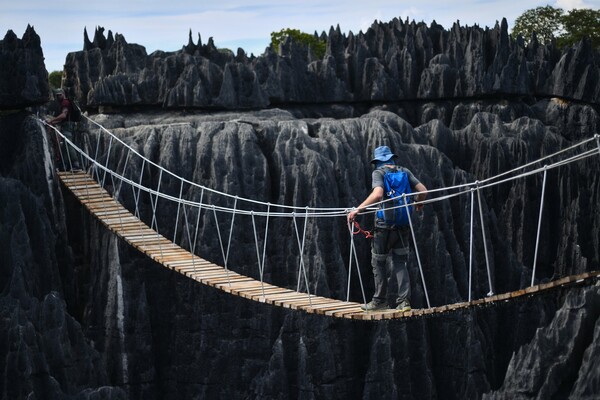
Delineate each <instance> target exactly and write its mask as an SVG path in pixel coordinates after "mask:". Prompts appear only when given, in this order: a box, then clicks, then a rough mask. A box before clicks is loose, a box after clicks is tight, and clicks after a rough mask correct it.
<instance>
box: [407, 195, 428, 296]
mask: <svg viewBox="0 0 600 400" xmlns="http://www.w3.org/2000/svg"><path fill="white" fill-rule="evenodd" d="M402 201H403V202H404V206H403V207H406V215H407V216H408V225H409V226H410V233H411V235H412V239H413V245H414V246H415V255H416V256H417V263H418V264H419V272H420V273H421V282H422V283H423V292H425V300H427V308H431V303H430V302H429V294H428V293H427V285H426V284H425V275H424V274H423V266H422V265H421V257H420V256H419V248H418V246H417V237H416V236H415V230H414V228H413V223H412V218H411V216H410V213H409V212H408V202H407V201H406V193H402Z"/></svg>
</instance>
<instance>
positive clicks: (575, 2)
mask: <svg viewBox="0 0 600 400" xmlns="http://www.w3.org/2000/svg"><path fill="white" fill-rule="evenodd" d="M555 7H556V8H562V9H563V10H565V11H569V10H572V9H574V8H592V7H591V6H590V5H588V4H586V3H585V1H583V0H557V1H556V3H555Z"/></svg>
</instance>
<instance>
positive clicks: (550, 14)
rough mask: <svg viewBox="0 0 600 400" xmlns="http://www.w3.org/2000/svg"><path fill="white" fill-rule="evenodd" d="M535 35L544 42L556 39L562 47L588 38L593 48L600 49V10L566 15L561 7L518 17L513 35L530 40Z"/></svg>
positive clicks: (543, 8)
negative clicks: (599, 47)
mask: <svg viewBox="0 0 600 400" xmlns="http://www.w3.org/2000/svg"><path fill="white" fill-rule="evenodd" d="M534 32H535V33H536V35H537V38H538V40H539V41H540V42H541V43H547V42H549V41H550V40H552V39H556V40H557V44H558V45H559V46H561V47H562V46H569V45H572V44H574V43H577V42H579V41H580V40H581V39H583V38H584V37H587V38H589V39H590V40H591V41H592V46H594V47H597V46H600V10H592V9H591V8H582V9H573V10H571V11H569V12H568V13H566V14H565V13H564V11H563V10H562V9H561V8H554V7H552V6H545V7H537V8H532V9H530V10H527V11H525V12H524V13H523V14H521V15H520V16H519V17H517V19H516V20H515V26H514V27H513V29H512V32H511V33H512V35H513V36H517V35H521V36H523V39H525V41H529V40H530V39H531V35H532V34H533V33H534Z"/></svg>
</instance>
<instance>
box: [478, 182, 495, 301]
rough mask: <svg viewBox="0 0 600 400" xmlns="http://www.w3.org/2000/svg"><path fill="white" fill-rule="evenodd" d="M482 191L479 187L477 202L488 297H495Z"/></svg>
mask: <svg viewBox="0 0 600 400" xmlns="http://www.w3.org/2000/svg"><path fill="white" fill-rule="evenodd" d="M480 192H481V191H480V190H479V186H477V201H478V206H479V218H480V219H481V235H482V236H483V250H484V252H485V266H486V268H487V276H488V285H489V288H490V291H489V292H488V294H487V295H488V296H493V295H494V289H493V287H492V276H491V273H490V258H489V255H488V248H487V238H486V236H485V224H484V222H483V207H482V205H481V193H480Z"/></svg>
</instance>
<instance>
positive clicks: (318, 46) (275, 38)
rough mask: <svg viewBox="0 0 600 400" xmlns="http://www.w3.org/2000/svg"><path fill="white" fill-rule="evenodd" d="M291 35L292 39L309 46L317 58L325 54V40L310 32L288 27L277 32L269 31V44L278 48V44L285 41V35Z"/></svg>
mask: <svg viewBox="0 0 600 400" xmlns="http://www.w3.org/2000/svg"><path fill="white" fill-rule="evenodd" d="M288 36H289V37H291V38H292V40H294V41H296V42H298V43H302V44H304V45H306V46H310V48H311V49H312V51H313V52H314V53H315V56H317V57H318V58H322V57H323V55H324V54H325V50H326V45H327V44H326V43H325V41H323V40H321V39H319V37H318V36H317V35H316V34H315V35H311V34H310V33H304V32H301V31H300V30H298V29H290V28H285V29H282V30H280V31H279V32H271V45H273V47H274V48H275V51H277V49H278V48H279V44H280V43H283V41H285V38H286V37H288Z"/></svg>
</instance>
